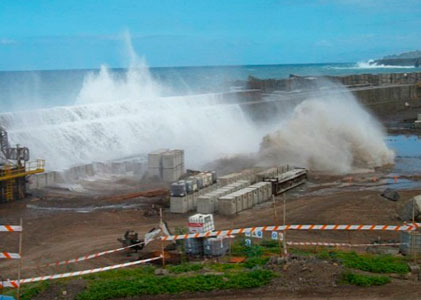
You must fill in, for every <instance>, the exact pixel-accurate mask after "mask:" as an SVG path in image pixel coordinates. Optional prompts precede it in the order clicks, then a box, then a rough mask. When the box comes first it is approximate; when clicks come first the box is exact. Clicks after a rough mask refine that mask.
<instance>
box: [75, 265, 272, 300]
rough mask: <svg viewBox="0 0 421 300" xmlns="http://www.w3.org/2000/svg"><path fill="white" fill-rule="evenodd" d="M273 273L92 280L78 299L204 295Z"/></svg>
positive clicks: (263, 280)
mask: <svg viewBox="0 0 421 300" xmlns="http://www.w3.org/2000/svg"><path fill="white" fill-rule="evenodd" d="M273 277H274V273H273V272H271V271H268V270H255V271H249V272H241V273H232V274H225V275H196V276H177V277H175V276H162V277H156V276H147V275H146V276H142V277H138V278H132V279H129V280H128V279H126V278H121V277H120V278H115V279H108V280H96V281H92V282H90V283H89V285H88V288H87V289H86V290H85V291H83V292H82V293H80V294H79V295H78V297H77V299H78V300H88V299H89V300H105V299H112V298H120V297H130V296H140V295H157V294H178V293H181V292H204V291H212V290H222V289H242V288H254V287H259V286H263V285H265V284H267V283H269V282H270V281H271V279H272V278H273Z"/></svg>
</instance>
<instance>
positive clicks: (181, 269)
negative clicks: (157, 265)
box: [167, 263, 203, 274]
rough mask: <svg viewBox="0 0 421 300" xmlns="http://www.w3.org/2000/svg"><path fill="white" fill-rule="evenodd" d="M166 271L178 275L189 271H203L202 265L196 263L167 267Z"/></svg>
mask: <svg viewBox="0 0 421 300" xmlns="http://www.w3.org/2000/svg"><path fill="white" fill-rule="evenodd" d="M167 269H168V271H170V272H171V273H176V274H180V273H185V272H191V271H199V270H201V269H203V265H202V264H198V263H182V264H180V265H174V266H168V267H167Z"/></svg>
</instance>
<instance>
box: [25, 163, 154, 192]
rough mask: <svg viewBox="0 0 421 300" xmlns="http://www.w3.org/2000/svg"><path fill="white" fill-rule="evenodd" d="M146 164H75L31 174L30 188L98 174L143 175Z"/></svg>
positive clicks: (67, 181)
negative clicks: (67, 167)
mask: <svg viewBox="0 0 421 300" xmlns="http://www.w3.org/2000/svg"><path fill="white" fill-rule="evenodd" d="M145 171H146V170H145V164H144V163H142V162H140V161H138V160H133V161H121V162H120V161H119V162H94V163H91V164H86V165H80V166H74V167H71V168H69V169H66V170H63V171H60V172H59V171H50V172H45V173H42V174H36V175H31V176H29V180H28V186H27V188H28V190H33V189H42V188H44V187H47V186H54V185H57V184H62V183H69V182H75V181H78V180H81V179H83V178H88V177H92V176H95V175H98V174H113V175H118V174H120V175H124V174H131V175H134V176H137V177H141V176H143V175H144V173H145Z"/></svg>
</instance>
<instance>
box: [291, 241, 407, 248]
mask: <svg viewBox="0 0 421 300" xmlns="http://www.w3.org/2000/svg"><path fill="white" fill-rule="evenodd" d="M287 244H288V245H293V246H328V247H381V246H399V245H401V243H387V244H349V243H329V242H287Z"/></svg>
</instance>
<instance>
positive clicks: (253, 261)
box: [243, 257, 269, 269]
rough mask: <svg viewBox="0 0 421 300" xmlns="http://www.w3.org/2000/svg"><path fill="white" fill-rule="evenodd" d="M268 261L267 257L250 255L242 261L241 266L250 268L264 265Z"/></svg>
mask: <svg viewBox="0 0 421 300" xmlns="http://www.w3.org/2000/svg"><path fill="white" fill-rule="evenodd" d="M268 261H269V257H251V258H249V259H247V260H246V262H245V263H243V266H244V267H246V268H248V269H252V268H253V267H255V266H264V265H265V264H266V263H267V262H268Z"/></svg>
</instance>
